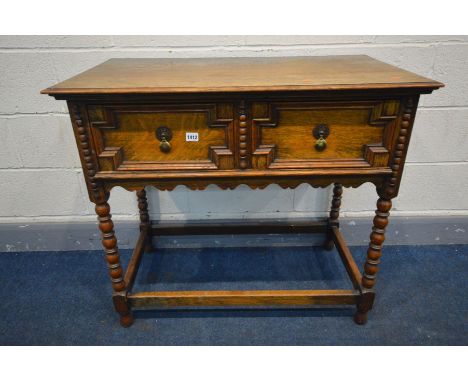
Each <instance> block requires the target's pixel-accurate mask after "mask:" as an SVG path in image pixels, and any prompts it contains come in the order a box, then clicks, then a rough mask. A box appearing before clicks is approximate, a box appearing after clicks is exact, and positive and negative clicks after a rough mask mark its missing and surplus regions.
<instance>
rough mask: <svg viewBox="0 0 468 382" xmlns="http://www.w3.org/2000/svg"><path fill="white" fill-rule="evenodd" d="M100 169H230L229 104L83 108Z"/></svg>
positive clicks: (230, 122)
mask: <svg viewBox="0 0 468 382" xmlns="http://www.w3.org/2000/svg"><path fill="white" fill-rule="evenodd" d="M87 110H88V117H89V120H90V125H91V127H92V135H93V139H94V144H95V147H96V150H97V154H98V162H99V169H100V171H115V170H167V169H170V170H178V169H180V170H187V169H194V170H198V169H219V168H223V169H230V168H233V167H234V155H233V151H232V148H231V147H230V142H232V139H231V138H230V136H231V135H232V134H233V127H232V124H233V106H232V105H231V104H188V105H148V106H144V105H121V106H118V105H117V106H115V105H111V106H102V105H88V107H87Z"/></svg>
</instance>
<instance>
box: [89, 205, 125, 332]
mask: <svg viewBox="0 0 468 382" xmlns="http://www.w3.org/2000/svg"><path fill="white" fill-rule="evenodd" d="M96 214H97V215H98V220H99V229H100V230H101V232H102V246H103V247H104V253H105V256H106V261H107V268H108V270H109V275H110V278H111V281H112V289H114V292H113V294H112V300H113V302H114V307H115V310H116V311H117V312H118V313H119V315H120V324H121V325H122V326H124V327H128V326H130V325H131V324H132V323H133V317H132V312H131V310H130V306H129V304H128V301H127V288H126V285H125V281H124V277H123V269H122V265H121V264H120V254H119V248H118V247H117V238H116V237H115V234H114V223H113V222H112V215H111V214H110V206H109V204H108V203H107V201H105V202H102V203H99V204H96Z"/></svg>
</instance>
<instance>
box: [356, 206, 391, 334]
mask: <svg viewBox="0 0 468 382" xmlns="http://www.w3.org/2000/svg"><path fill="white" fill-rule="evenodd" d="M390 208H392V201H391V200H390V199H386V198H382V197H381V198H380V199H379V200H378V201H377V210H376V211H375V217H374V225H373V227H372V233H371V235H370V242H369V248H368V249H367V259H366V262H365V264H364V273H363V275H362V281H361V287H362V296H361V298H360V301H359V302H358V304H357V312H356V314H355V315H354V321H355V322H356V323H357V324H359V325H363V324H365V323H366V322H367V312H368V311H369V310H371V309H372V305H373V303H374V298H375V290H374V286H375V280H376V275H377V271H378V270H379V263H380V256H381V255H382V245H383V242H384V240H385V227H386V226H387V224H388V216H389V215H390V213H389V211H390Z"/></svg>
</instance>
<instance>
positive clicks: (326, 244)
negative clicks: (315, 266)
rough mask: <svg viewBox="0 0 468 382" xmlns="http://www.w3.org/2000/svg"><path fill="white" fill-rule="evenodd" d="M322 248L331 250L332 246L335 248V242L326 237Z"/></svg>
mask: <svg viewBox="0 0 468 382" xmlns="http://www.w3.org/2000/svg"><path fill="white" fill-rule="evenodd" d="M323 248H324V249H325V251H331V250H332V249H333V248H335V243H334V242H333V240H331V239H330V238H329V237H327V239H326V241H325V244H324V245H323Z"/></svg>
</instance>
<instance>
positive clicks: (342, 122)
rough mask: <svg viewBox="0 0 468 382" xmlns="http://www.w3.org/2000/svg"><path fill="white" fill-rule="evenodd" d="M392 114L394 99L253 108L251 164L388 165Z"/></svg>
mask: <svg viewBox="0 0 468 382" xmlns="http://www.w3.org/2000/svg"><path fill="white" fill-rule="evenodd" d="M398 110H399V102H398V101H397V100H395V101H385V102H383V101H369V102H357V101H356V102H344V103H340V102H335V103H320V102H315V103H304V102H302V103H299V102H282V103H262V102H258V103H253V104H252V119H253V123H254V142H253V144H254V152H253V160H252V165H253V167H257V168H308V167H311V168H312V167H315V168H316V167H317V166H323V167H369V166H376V167H385V166H388V160H389V151H390V150H391V145H392V136H393V134H394V130H395V129H394V127H395V122H396V119H397V115H398ZM314 129H315V131H314ZM320 132H322V133H323V134H320ZM321 138H323V139H321Z"/></svg>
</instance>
